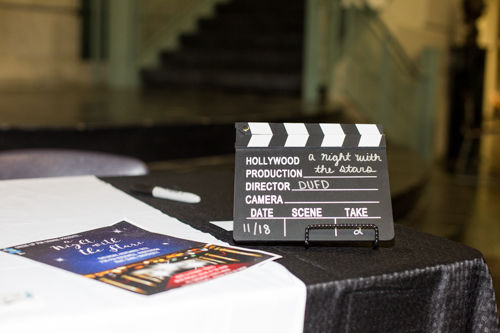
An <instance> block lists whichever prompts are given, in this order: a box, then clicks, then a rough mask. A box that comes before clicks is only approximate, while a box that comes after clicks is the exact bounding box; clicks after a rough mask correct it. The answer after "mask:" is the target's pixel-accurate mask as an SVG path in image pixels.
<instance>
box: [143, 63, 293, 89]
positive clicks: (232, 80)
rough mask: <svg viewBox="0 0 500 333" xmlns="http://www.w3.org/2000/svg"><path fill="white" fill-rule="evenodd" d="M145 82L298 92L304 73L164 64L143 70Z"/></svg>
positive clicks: (159, 85)
mask: <svg viewBox="0 0 500 333" xmlns="http://www.w3.org/2000/svg"><path fill="white" fill-rule="evenodd" d="M141 75H142V79H143V82H144V84H145V86H146V87H149V88H169V89H172V88H189V89H200V88H202V89H211V88H217V89H224V90H226V91H239V92H260V93H279V94H287V95H298V93H299V90H300V75H298V74H276V73H273V74H269V73H267V72H264V73H257V72H252V73H244V72H243V73H242V72H236V71H221V70H195V69H189V70H188V69H178V68H167V67H163V68H160V69H153V70H148V69H146V70H143V71H142V72H141Z"/></svg>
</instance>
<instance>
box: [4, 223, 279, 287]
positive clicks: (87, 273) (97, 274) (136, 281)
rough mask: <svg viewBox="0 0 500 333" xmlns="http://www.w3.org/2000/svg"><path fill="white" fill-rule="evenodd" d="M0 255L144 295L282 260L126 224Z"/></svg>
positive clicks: (14, 248)
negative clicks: (51, 267)
mask: <svg viewBox="0 0 500 333" xmlns="http://www.w3.org/2000/svg"><path fill="white" fill-rule="evenodd" d="M1 251H3V252H6V253H9V254H13V255H17V256H22V257H25V258H29V259H32V260H35V261H39V262H42V263H45V264H47V265H51V266H55V267H58V268H61V269H64V270H67V271H70V272H73V273H76V274H80V275H82V276H84V277H86V278H90V279H94V280H97V281H100V282H104V283H107V284H110V285H113V286H115V287H119V288H122V289H126V290H128V291H132V292H135V293H139V294H143V295H152V294H156V293H159V292H163V291H167V290H170V289H174V288H179V287H183V286H186V285H190V284H193V283H197V282H202V281H206V280H209V279H212V278H216V277H220V276H223V275H225V274H229V273H234V272H237V271H240V270H243V269H245V268H248V267H250V266H253V265H256V264H262V263H264V262H266V261H270V260H276V259H278V258H280V256H278V255H274V254H272V253H268V252H263V251H256V250H249V249H244V248H239V247H230V246H220V245H214V244H207V243H200V242H195V241H191V240H187V239H181V238H176V237H172V236H168V235H163V234H158V233H153V232H149V231H146V230H144V229H141V228H139V227H137V226H135V225H133V224H131V223H129V222H126V221H122V222H119V223H116V224H113V225H111V226H108V227H103V228H98V229H93V230H88V231H85V232H81V233H77V234H73V235H67V236H63V237H57V238H52V239H46V240H40V241H35V242H31V243H27V244H21V245H16V246H12V247H8V248H3V249H1Z"/></svg>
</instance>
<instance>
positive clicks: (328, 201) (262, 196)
mask: <svg viewBox="0 0 500 333" xmlns="http://www.w3.org/2000/svg"><path fill="white" fill-rule="evenodd" d="M385 147H386V146H385V135H384V134H383V132H382V127H381V126H379V125H373V124H304V123H252V122H249V123H237V124H236V143H235V148H236V158H235V183H234V230H233V237H234V240H235V241H237V242H246V243H251V242H305V243H306V245H308V244H309V243H311V242H321V243H323V242H352V241H355V242H359V241H361V242H365V241H369V242H374V245H377V244H378V242H379V240H380V241H390V240H392V239H393V238H394V222H393V218H392V207H391V197H390V190H389V178H388V172H387V157H386V151H385Z"/></svg>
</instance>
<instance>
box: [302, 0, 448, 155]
mask: <svg viewBox="0 0 500 333" xmlns="http://www.w3.org/2000/svg"><path fill="white" fill-rule="evenodd" d="M308 1H310V2H311V3H315V4H316V8H323V10H325V11H326V12H327V13H328V15H326V19H325V16H323V20H324V21H323V22H322V23H320V26H323V27H327V29H328V30H327V31H326V32H325V31H321V29H319V32H320V34H321V33H323V34H324V35H326V36H327V37H323V38H321V37H316V38H317V39H318V40H323V41H324V40H327V41H328V42H327V43H325V44H326V47H327V49H326V51H316V54H322V55H324V54H326V57H324V58H323V59H321V57H316V60H317V62H319V63H322V65H321V67H322V68H323V70H322V72H323V73H326V75H325V74H322V75H323V77H320V74H319V73H320V71H317V72H316V77H315V78H316V81H313V84H311V82H309V83H307V80H308V75H309V79H310V78H314V76H311V74H310V73H308V72H307V69H308V66H309V70H311V63H312V62H311V53H310V54H309V58H308V53H307V50H306V51H305V59H306V63H305V66H304V68H305V69H306V71H305V72H304V80H305V81H306V82H305V84H304V86H303V87H308V89H309V90H308V92H309V95H307V91H306V90H305V88H304V89H303V92H305V94H303V96H304V98H305V99H307V97H309V100H310V101H311V100H312V101H314V97H317V96H314V94H311V92H313V93H314V91H315V89H317V88H318V86H319V85H322V86H323V87H325V89H324V90H326V94H327V100H328V101H329V102H330V103H331V104H340V105H341V106H342V107H343V108H344V110H346V112H350V111H352V112H353V113H355V114H356V116H358V118H362V119H363V120H362V121H366V122H375V123H380V124H382V125H383V126H384V130H385V133H387V135H388V137H389V139H390V140H392V142H395V143H398V144H402V145H405V146H407V147H411V148H413V149H414V150H416V151H419V152H421V153H422V155H423V156H425V157H428V158H431V157H432V153H433V131H434V115H435V108H436V90H437V75H438V69H437V67H438V65H437V64H438V56H439V55H438V52H437V51H436V50H434V49H425V50H424V51H423V52H422V54H421V55H420V57H419V59H418V61H417V60H414V59H412V58H411V57H410V56H409V55H408V54H407V52H406V50H405V49H404V47H403V46H402V45H401V44H400V43H399V41H398V40H397V39H396V38H395V37H394V35H393V34H392V32H391V31H390V30H389V29H388V27H387V26H386V25H385V23H384V22H383V21H382V19H380V17H379V15H378V13H377V12H375V11H373V10H371V9H369V8H366V7H365V8H356V7H348V8H346V7H344V6H342V4H341V1H340V0H308ZM311 3H310V4H309V5H308V7H306V8H307V10H311V7H312V9H314V6H311ZM322 5H323V7H321V6H322ZM306 15H308V16H309V18H310V17H313V15H311V13H308V14H306ZM316 15H318V16H317V17H318V18H319V17H320V15H319V14H316ZM308 16H306V17H308ZM325 22H326V23H325ZM308 29H309V30H308ZM308 31H309V32H311V25H310V22H309V23H307V22H306V38H307V37H309V36H310V34H307V32H308ZM307 43H308V42H307V39H306V44H305V45H306V48H307V47H308V46H307V45H308V44H307ZM316 45H317V44H316ZM308 63H309V65H308ZM311 97H312V98H311Z"/></svg>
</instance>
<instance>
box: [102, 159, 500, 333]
mask: <svg viewBox="0 0 500 333" xmlns="http://www.w3.org/2000/svg"><path fill="white" fill-rule="evenodd" d="M103 179H104V180H105V181H106V182H109V183H110V184H112V185H114V186H115V187H117V188H119V189H121V190H123V191H125V192H128V193H131V192H130V188H131V185H132V184H135V183H144V184H150V185H159V186H165V187H169V188H178V189H181V190H184V191H190V192H194V193H197V194H198V195H200V196H201V197H202V201H201V202H200V203H199V204H196V205H188V204H183V203H178V202H173V201H168V200H162V199H156V198H152V197H148V196H142V195H135V196H136V198H138V199H140V200H142V201H144V202H146V203H147V204H149V205H151V206H153V207H156V208H158V209H160V210H161V211H163V212H165V213H166V214H168V215H170V216H173V217H176V218H178V219H179V220H181V221H183V222H184V223H187V224H189V225H191V226H193V227H194V228H196V229H199V230H201V231H204V232H208V233H210V234H212V235H213V236H215V237H216V238H218V239H220V240H222V241H225V242H228V243H231V244H234V242H233V241H232V233H231V232H229V231H225V230H223V229H221V228H220V227H217V226H216V225H214V224H211V223H209V221H217V220H231V219H232V196H233V173H232V172H231V171H230V170H217V169H216V168H205V169H203V170H186V171H185V172H169V173H161V172H160V173H152V174H150V175H147V176H141V177H117V178H103ZM395 232H396V237H395V242H394V244H393V246H388V247H381V248H379V249H377V250H373V249H371V248H370V247H335V246H326V247H319V246H312V247H309V248H307V249H306V248H305V247H303V246H292V245H279V244H275V245H259V246H248V245H245V246H246V247H253V248H257V249H262V250H266V251H269V252H274V253H277V254H280V255H282V256H283V258H282V259H280V260H279V263H281V264H282V265H284V266H285V267H286V268H287V269H288V270H289V271H290V272H291V273H293V274H294V275H295V276H297V277H298V278H299V279H301V280H302V281H303V282H304V283H305V284H306V286H307V299H306V312H305V320H304V332H330V331H335V332H459V331H470V332H498V331H499V328H498V315H497V312H496V303H495V295H494V291H493V287H492V282H491V276H490V274H489V271H488V267H487V265H486V263H485V261H484V260H483V257H482V255H481V253H479V252H478V251H477V250H474V249H471V248H469V247H466V246H464V245H461V244H459V243H455V242H452V241H449V240H446V239H442V238H438V237H434V236H431V235H428V234H424V233H421V232H418V231H416V230H413V229H411V228H408V227H405V226H402V225H398V224H396V226H395Z"/></svg>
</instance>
